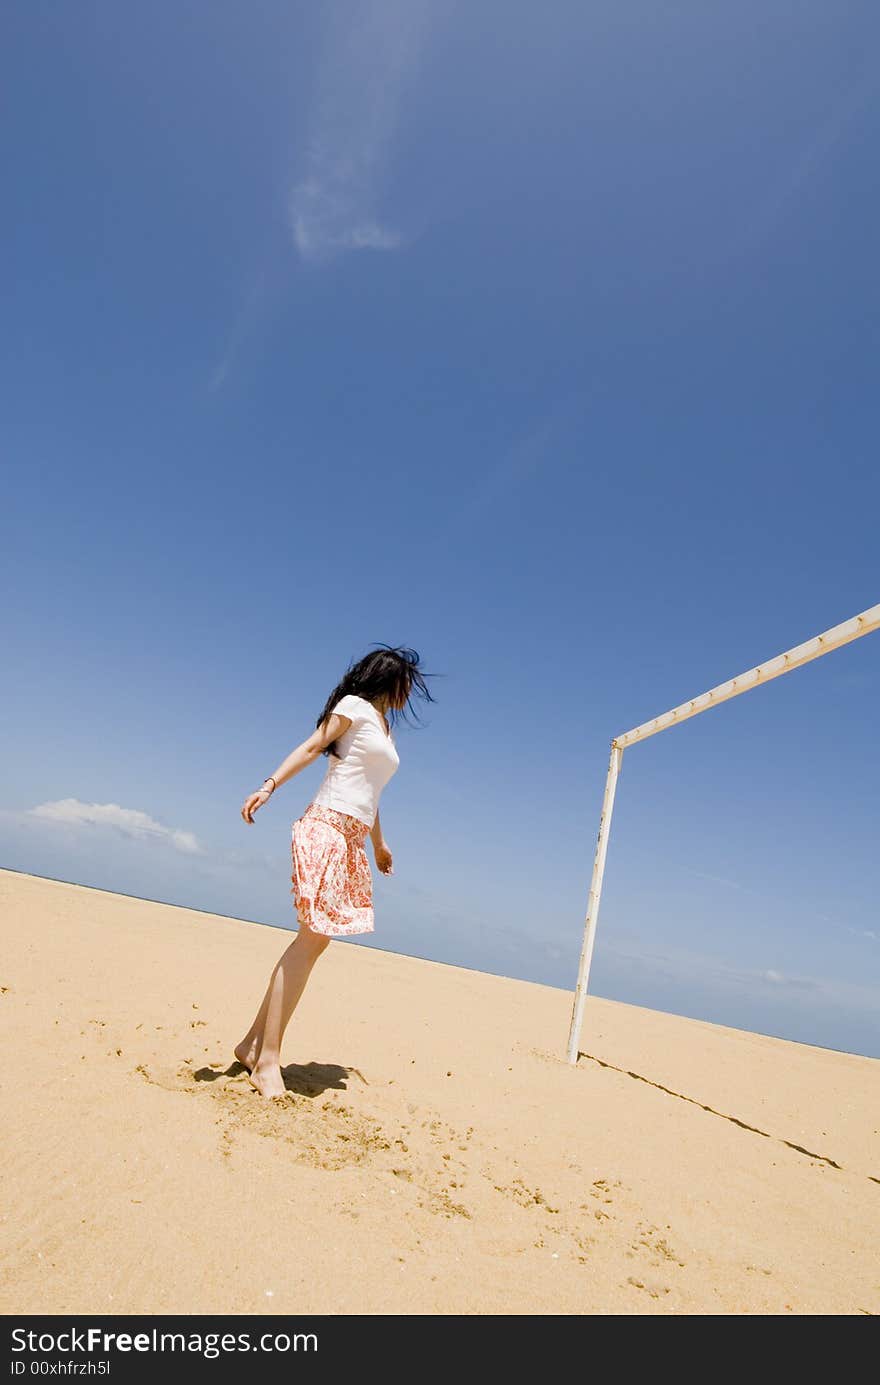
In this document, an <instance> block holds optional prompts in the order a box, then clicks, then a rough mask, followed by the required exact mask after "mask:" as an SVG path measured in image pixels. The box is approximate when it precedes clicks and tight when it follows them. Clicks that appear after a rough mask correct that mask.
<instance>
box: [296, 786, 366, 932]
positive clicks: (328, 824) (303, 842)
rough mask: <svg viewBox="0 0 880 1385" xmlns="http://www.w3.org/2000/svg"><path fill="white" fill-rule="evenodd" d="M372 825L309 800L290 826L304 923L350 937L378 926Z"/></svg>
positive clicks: (299, 916)
mask: <svg viewBox="0 0 880 1385" xmlns="http://www.w3.org/2000/svg"><path fill="white" fill-rule="evenodd" d="M369 831H370V829H369V827H368V826H367V824H366V823H365V822H361V820H360V819H359V818H354V817H351V816H350V815H349V814H348V813H339V812H337V811H336V809H335V808H325V807H323V806H322V805H321V804H317V803H310V804H309V806H308V808H306V810H305V812H304V813H303V815H302V817H300V818H297V820H296V822H295V823H294V824H293V827H292V829H291V839H290V850H291V866H292V869H291V880H292V882H293V883H292V886H291V890H290V893H291V894H292V896H293V902H294V905H295V907H296V913H297V919H298V921H299V923H300V924H304V925H305V926H306V927H307V928H312V929H314V931H315V932H316V933H325V934H327V935H328V936H331V937H348V936H350V935H351V934H352V933H372V931H373V881H372V877H371V875H370V863H369V861H368V860H367V853H366V849H365V843H366V840H367V836H368V834H369Z"/></svg>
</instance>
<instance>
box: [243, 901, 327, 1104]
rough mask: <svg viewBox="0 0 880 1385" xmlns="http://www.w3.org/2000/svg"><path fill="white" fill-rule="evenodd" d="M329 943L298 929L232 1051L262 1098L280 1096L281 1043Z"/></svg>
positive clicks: (281, 1086) (316, 935) (320, 935)
mask: <svg viewBox="0 0 880 1385" xmlns="http://www.w3.org/2000/svg"><path fill="white" fill-rule="evenodd" d="M329 942H330V939H329V938H327V937H325V936H324V935H323V934H322V933H315V932H313V931H312V929H311V928H307V927H305V926H304V925H302V924H301V925H300V928H299V932H298V933H297V935H296V937H295V938H294V940H293V942H292V943H291V944H290V947H289V948H288V949H287V951H286V952H285V953H284V955H283V957H282V958H281V960H280V961H279V962H278V964H277V966H276V967H275V970H274V971H273V972H272V976H271V978H270V980H269V985H268V987H267V989H266V994H265V996H264V997H263V1003H262V1005H261V1006H260V1009H259V1011H258V1013H257V1017H256V1019H255V1020H254V1022H253V1024H252V1025H251V1028H250V1030H249V1031H248V1033H247V1034H246V1035H245V1037H244V1039H242V1041H241V1043H240V1044H239V1045H238V1046H237V1048H236V1050H235V1055H236V1057H237V1058H238V1059H239V1061H240V1062H241V1063H243V1064H244V1066H245V1067H247V1068H250V1070H251V1073H250V1078H251V1083H252V1085H253V1086H255V1087H256V1089H257V1091H258V1092H260V1093H261V1094H262V1095H263V1096H283V1095H284V1092H285V1087H284V1079H283V1078H282V1076H281V1040H282V1039H283V1037H284V1031H285V1029H286V1028H287V1026H288V1023H289V1022H290V1017H291V1015H292V1014H293V1012H294V1010H295V1009H296V1006H297V1003H298V1001H299V999H300V996H301V995H302V993H303V991H304V990H305V988H306V982H307V981H308V979H309V977H310V975H311V973H312V967H313V966H314V965H315V963H316V962H317V960H318V958H319V957H320V955H321V953H322V952H323V951H324V950H325V948H326V947H327V946H328V945H329Z"/></svg>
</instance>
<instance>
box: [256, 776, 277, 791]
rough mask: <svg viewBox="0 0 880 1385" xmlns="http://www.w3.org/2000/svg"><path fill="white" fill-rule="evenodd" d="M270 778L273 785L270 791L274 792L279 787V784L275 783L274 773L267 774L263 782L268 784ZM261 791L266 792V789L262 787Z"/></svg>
mask: <svg viewBox="0 0 880 1385" xmlns="http://www.w3.org/2000/svg"><path fill="white" fill-rule="evenodd" d="M270 779H271V780H272V787H271V789H270V790H269V792H270V793H274V792H275V790H276V789H277V787H278V785H277V784H276V783H275V779H274V776H273V775H271V774H268V775H267V776H266V778H265V779H264V780H263V783H264V784H268V782H269V780H270ZM260 793H265V789H260Z"/></svg>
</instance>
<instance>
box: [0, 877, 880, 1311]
mask: <svg viewBox="0 0 880 1385" xmlns="http://www.w3.org/2000/svg"><path fill="white" fill-rule="evenodd" d="M0 916H2V949H3V952H2V962H0V986H2V994H0V1018H2V1024H3V1050H4V1055H5V1061H4V1063H3V1067H2V1088H3V1090H2V1100H3V1134H4V1155H3V1195H2V1211H0V1215H2V1221H0V1233H2V1234H0V1310H2V1311H3V1312H4V1313H6V1314H10V1313H87V1312H90V1313H187V1314H192V1313H267V1314H276V1313H283V1314H286V1313H312V1312H315V1313H333V1314H376V1313H381V1314H409V1313H431V1314H501V1313H506V1314H548V1313H550V1314H553V1313H558V1314H573V1313H576V1314H583V1313H697V1314H704V1313H712V1314H718V1313H725V1314H726V1313H774V1314H775V1313H871V1314H873V1313H877V1312H878V1311H880V1263H878V1255H877V1247H878V1245H880V1155H878V1130H877V1126H878V1124H880V1100H878V1096H880V1081H878V1079H880V1063H878V1062H877V1061H876V1060H873V1059H869V1058H863V1057H857V1056H851V1055H848V1054H841V1053H835V1052H830V1051H827V1050H824V1049H819V1048H811V1047H808V1046H805V1045H800V1044H794V1043H788V1042H785V1041H783V1040H780V1039H773V1038H767V1037H763V1036H761V1035H757V1034H751V1033H746V1032H743V1031H740V1030H734V1029H726V1028H722V1027H720V1026H717V1025H710V1024H704V1023H701V1022H698V1021H695V1020H689V1019H682V1018H678V1017H676V1016H671V1015H665V1014H660V1013H655V1012H653V1011H650V1010H645V1009H640V1008H637V1007H635V1006H629V1005H623V1004H619V1003H616V1002H612V1001H605V1000H601V999H598V998H595V997H591V998H590V999H588V1001H587V1008H586V1016H585V1022H584V1028H583V1037H582V1048H583V1049H584V1050H585V1055H589V1056H582V1057H581V1059H580V1061H579V1064H578V1066H577V1067H576V1068H572V1067H570V1066H569V1065H568V1064H567V1063H566V1061H565V1057H564V1049H565V1042H566V1037H567V1032H568V1021H569V1014H570V1008H571V999H572V998H571V993H570V992H567V991H563V990H558V989H556V988H553V987H550V986H540V985H532V984H528V983H526V982H522V981H512V980H507V979H504V978H501V977H497V976H490V975H485V974H483V973H479V972H473V971H467V970H464V969H460V968H456V967H450V966H444V965H441V964H439V963H433V962H426V961H420V960H418V959H414V958H410V957H403V956H397V955H395V954H393V953H388V952H382V951H379V950H376V949H373V948H364V947H358V946H357V945H355V944H352V943H346V942H342V941H337V942H334V943H333V944H332V945H331V946H330V947H329V948H328V949H327V952H326V953H325V955H324V956H323V957H322V958H321V959H320V961H319V962H318V965H317V967H316V969H315V972H314V974H313V976H312V979H311V982H310V985H309V988H308V990H307V991H306V994H305V997H304V999H303V1001H302V1002H301V1005H300V1007H299V1009H298V1011H297V1013H296V1015H295V1016H294V1019H293V1022H292V1024H291V1026H290V1029H289V1030H288V1034H287V1038H286V1041H285V1052H284V1058H285V1062H286V1065H287V1066H286V1068H285V1076H286V1081H287V1085H288V1088H289V1091H290V1095H289V1096H288V1097H287V1098H285V1099H284V1100H282V1101H280V1102H266V1101H264V1100H263V1099H262V1098H260V1097H259V1096H258V1095H257V1094H256V1093H255V1092H254V1091H253V1090H252V1088H251V1087H250V1086H249V1084H248V1082H247V1079H246V1077H245V1076H244V1074H243V1070H242V1069H241V1067H240V1066H239V1065H237V1064H236V1063H235V1062H234V1059H233V1057H232V1053H231V1049H232V1045H233V1044H234V1043H236V1042H237V1041H238V1039H239V1038H240V1037H241V1035H242V1034H243V1033H244V1031H245V1030H246V1029H247V1026H248V1025H249V1023H250V1021H251V1019H252V1017H253V1011H254V1010H255V1009H256V1006H257V1004H258V1002H259V1000H260V998H261V996H262V994H263V990H264V987H265V984H266V981H267V979H268V975H269V972H270V970H271V968H272V966H273V965H274V963H275V962H276V961H277V959H278V957H279V956H280V954H281V952H282V950H283V948H284V947H285V946H286V944H287V943H288V942H289V941H290V935H289V934H287V933H285V932H284V931H282V930H279V929H276V928H271V927H268V926H265V925H261V924H255V923H247V922H241V921H238V920H234V919H229V918H223V917H220V916H217V915H212V914H204V913H199V912H197V911H194V910H189V909H183V908H177V907H174V906H171V905H166V904H157V903H152V902H149V901H146V900H140V899H132V898H128V897H126V896H124V895H117V894H112V893H109V892H105V891H101V890H96V889H90V888H86V887H82V886H77V885H70V884H66V883H63V882H59V881H53V880H44V879H41V878H39V877H35V876H30V875H23V874H19V873H17V872H14V871H0ZM380 927H381V925H380ZM378 937H379V938H381V932H379V934H378Z"/></svg>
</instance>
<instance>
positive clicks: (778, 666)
mask: <svg viewBox="0 0 880 1385" xmlns="http://www.w3.org/2000/svg"><path fill="white" fill-rule="evenodd" d="M875 630H880V604H878V605H876V606H871V607H869V609H868V610H867V611H862V612H861V613H860V614H859V615H857V616H853V617H852V619H851V620H845V621H843V622H842V624H840V625H835V626H833V627H832V628H831V629H830V630H825V631H824V632H823V633H822V634H821V635H816V636H815V637H814V638H813V639H811V640H807V641H806V642H805V643H804V644H799V645H797V646H796V647H795V648H794V649H788V650H786V652H785V653H784V654H778V655H777V656H776V658H775V659H770V660H769V661H768V662H767V663H766V664H758V665H757V667H755V668H750V669H748V670H747V672H745V673H741V674H739V676H738V677H737V678H731V679H729V681H728V682H726V683H719V684H718V686H717V687H715V688H710V689H709V691H708V692H705V693H701V695H700V696H699V697H694V698H692V699H691V701H690V702H682V703H681V705H680V706H678V707H673V708H672V710H671V711H669V712H664V713H663V715H662V716H659V717H654V719H653V721H646V722H644V723H643V725H641V726H636V727H634V728H633V730H632V731H627V732H625V733H624V734H623V735H622V736H615V738H614V740H613V741H612V742H611V763H610V764H609V766H608V778H607V779H606V781H605V797H604V799H603V800H602V818H601V821H600V823H599V842H598V845H597V847H596V857H595V860H594V861H593V878H592V881H591V883H590V898H589V903H588V905H587V921H586V924H585V926H584V942H583V947H582V949H581V960H580V966H579V967H578V979H577V988H576V990H575V995H574V1009H573V1010H572V1016H571V1028H570V1030H569V1034H568V1061H569V1063H576V1062H577V1059H578V1044H579V1042H580V1032H581V1022H582V1020H583V1015H584V1001H585V1000H586V998H587V982H588V981H589V977H590V963H591V961H592V958H593V943H594V941H595V938H596V923H597V920H598V917H599V901H600V899H601V897H602V877H603V876H604V874H605V856H606V854H607V851H608V834H609V832H610V830H611V814H612V812H613V810H614V793H615V790H616V788H617V776H618V774H619V773H620V763H621V761H622V759H623V752H624V750H626V748H627V746H630V745H637V744H638V743H639V741H644V740H647V739H648V737H649V736H656V734H657V732H658V731H665V730H666V729H667V727H669V726H677V725H678V724H679V723H680V722H682V721H688V720H689V719H690V717H695V716H699V714H700V712H705V711H706V710H707V709H708V708H709V707H717V706H718V704H719V703H721V702H727V701H729V699H730V698H732V697H739V696H740V694H742V693H745V692H749V691H751V689H752V688H755V687H757V686H758V685H759V684H760V683H769V682H770V681H771V680H772V679H774V678H779V677H780V676H781V675H782V674H783V673H790V672H791V671H792V669H796V668H801V667H802V666H803V665H804V664H809V663H811V662H812V660H813V659H819V658H821V657H822V655H823V654H830V652H831V650H832V649H840V648H841V647H842V646H843V645H845V644H850V643H851V642H852V641H853V640H858V639H861V638H862V636H863V635H870V634H871V633H872V632H873V631H875Z"/></svg>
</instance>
